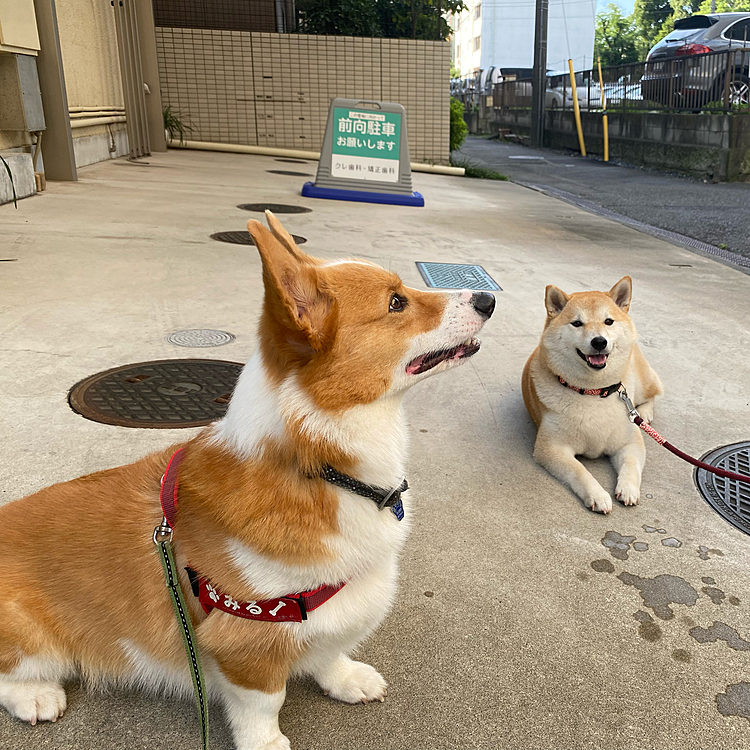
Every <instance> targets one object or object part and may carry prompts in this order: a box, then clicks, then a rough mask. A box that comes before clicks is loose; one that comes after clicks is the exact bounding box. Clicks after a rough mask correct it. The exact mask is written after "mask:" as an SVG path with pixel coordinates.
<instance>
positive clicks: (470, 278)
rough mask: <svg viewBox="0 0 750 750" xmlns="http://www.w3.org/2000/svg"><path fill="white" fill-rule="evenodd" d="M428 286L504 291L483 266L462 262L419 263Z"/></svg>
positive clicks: (418, 267) (420, 270)
mask: <svg viewBox="0 0 750 750" xmlns="http://www.w3.org/2000/svg"><path fill="white" fill-rule="evenodd" d="M417 269H418V270H419V273H420V274H422V278H423V279H424V282H425V284H427V286H432V287H438V288H440V289H481V290H487V291H490V292H502V291H503V290H502V288H501V287H500V285H499V284H497V283H496V282H495V280H494V279H493V278H492V276H490V275H489V274H488V273H487V271H485V270H484V268H482V266H473V265H464V264H462V263H422V262H419V263H417Z"/></svg>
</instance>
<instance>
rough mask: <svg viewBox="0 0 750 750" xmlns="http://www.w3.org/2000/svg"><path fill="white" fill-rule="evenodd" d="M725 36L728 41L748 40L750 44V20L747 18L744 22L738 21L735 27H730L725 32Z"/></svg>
mask: <svg viewBox="0 0 750 750" xmlns="http://www.w3.org/2000/svg"><path fill="white" fill-rule="evenodd" d="M724 36H725V37H726V38H727V39H739V40H741V41H745V40H747V41H748V42H750V18H746V19H745V20H744V21H737V23H736V24H734V26H730V27H729V28H728V29H727V30H726V31H725V32H724Z"/></svg>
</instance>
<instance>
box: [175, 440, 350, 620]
mask: <svg viewBox="0 0 750 750" xmlns="http://www.w3.org/2000/svg"><path fill="white" fill-rule="evenodd" d="M184 450H185V449H184V448H180V450H178V451H177V452H176V453H174V454H173V455H172V458H170V459H169V463H168V464H167V469H166V471H165V472H164V476H163V477H162V478H161V493H160V496H161V508H162V512H163V513H164V520H165V521H166V523H167V525H168V526H169V528H170V529H174V524H175V518H176V516H177V485H178V478H179V468H180V463H181V462H182V459H183V458H184ZM187 571H188V575H189V576H190V583H191V585H192V587H193V594H195V596H197V597H198V601H199V602H200V604H201V607H203V610H204V611H205V612H206V613H210V612H211V610H213V609H220V610H221V611H222V612H226V613H227V614H229V615H235V617H244V618H245V619H247V620H263V621H264V622H302V621H303V620H306V619H307V613H308V612H312V611H313V610H314V609H317V608H318V607H320V605H321V604H325V602H327V601H328V600H329V599H330V598H331V597H332V596H333V595H334V594H335V593H336V592H338V591H341V589H342V588H343V586H344V583H345V582H344V583H339V584H338V585H336V586H329V585H328V584H324V585H323V586H319V587H318V588H316V589H312V590H311V591H302V592H300V593H299V594H287V595H286V596H281V597H279V598H278V599H263V600H261V601H251V602H243V601H239V600H237V599H234V598H233V597H232V596H230V595H229V594H225V593H224V592H222V591H219V589H218V588H216V586H214V585H213V584H212V583H211V581H209V579H208V578H206V577H204V576H201V575H200V574H198V573H196V572H195V571H193V570H192V569H191V568H188V569H187Z"/></svg>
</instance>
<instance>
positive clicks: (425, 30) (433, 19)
mask: <svg viewBox="0 0 750 750" xmlns="http://www.w3.org/2000/svg"><path fill="white" fill-rule="evenodd" d="M465 8H466V6H465V5H464V2H463V0H297V11H298V25H297V29H298V31H299V32H300V33H301V34H335V35H343V36H385V37H392V38H399V39H427V40H437V39H441V40H443V41H444V40H446V39H448V37H449V36H450V34H451V28H450V26H449V25H448V21H447V20H446V19H445V14H446V13H449V12H452V13H460V12H461V11H462V10H464V9H465Z"/></svg>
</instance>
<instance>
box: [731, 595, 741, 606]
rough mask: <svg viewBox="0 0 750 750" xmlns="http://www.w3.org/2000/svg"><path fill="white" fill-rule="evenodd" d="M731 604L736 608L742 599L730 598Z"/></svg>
mask: <svg viewBox="0 0 750 750" xmlns="http://www.w3.org/2000/svg"><path fill="white" fill-rule="evenodd" d="M729 603H730V604H732V605H734V606H735V607H736V606H737V605H738V604H739V603H740V599H739V597H737V596H730V597H729Z"/></svg>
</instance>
